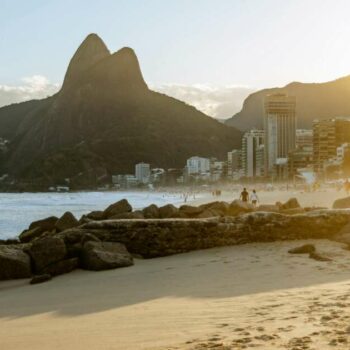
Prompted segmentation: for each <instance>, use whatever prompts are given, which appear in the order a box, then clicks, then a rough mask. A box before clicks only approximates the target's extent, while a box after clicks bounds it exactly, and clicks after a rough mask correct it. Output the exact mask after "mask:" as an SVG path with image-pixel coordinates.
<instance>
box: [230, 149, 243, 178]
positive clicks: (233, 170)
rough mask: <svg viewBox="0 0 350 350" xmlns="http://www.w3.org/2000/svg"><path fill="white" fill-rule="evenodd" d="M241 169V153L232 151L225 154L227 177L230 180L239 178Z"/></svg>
mask: <svg viewBox="0 0 350 350" xmlns="http://www.w3.org/2000/svg"><path fill="white" fill-rule="evenodd" d="M241 169H242V151H241V150H239V149H234V150H232V151H231V152H227V175H228V177H231V178H239V173H240V171H241Z"/></svg>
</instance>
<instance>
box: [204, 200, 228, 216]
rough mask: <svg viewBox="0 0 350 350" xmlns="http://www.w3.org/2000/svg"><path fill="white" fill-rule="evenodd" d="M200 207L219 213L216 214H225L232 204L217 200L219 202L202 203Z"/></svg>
mask: <svg viewBox="0 0 350 350" xmlns="http://www.w3.org/2000/svg"><path fill="white" fill-rule="evenodd" d="M199 208H201V209H203V210H211V211H212V212H214V213H216V214H217V215H215V216H224V215H226V214H227V213H228V211H229V209H230V205H229V204H228V203H227V202H218V201H217V202H211V203H207V204H202V205H200V206H199ZM203 217H204V216H203Z"/></svg>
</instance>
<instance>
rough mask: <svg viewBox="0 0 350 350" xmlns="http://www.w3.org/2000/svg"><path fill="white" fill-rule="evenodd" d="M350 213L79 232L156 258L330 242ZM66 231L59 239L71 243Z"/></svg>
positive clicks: (144, 223) (111, 225)
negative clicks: (198, 251)
mask: <svg viewBox="0 0 350 350" xmlns="http://www.w3.org/2000/svg"><path fill="white" fill-rule="evenodd" d="M348 221H349V213H348V212H346V211H341V210H340V211H337V210H321V211H313V212H308V213H304V214H298V215H283V214H279V213H267V212H251V213H246V214H242V215H239V216H234V217H216V218H209V219H148V220H108V221H100V222H90V223H88V224H85V225H83V226H82V227H81V228H79V234H78V233H75V236H78V235H80V236H81V235H84V232H89V233H91V232H93V234H94V235H95V236H96V237H98V238H99V239H100V240H102V241H110V242H119V243H123V244H125V246H126V248H127V250H128V251H129V252H130V253H132V254H138V255H141V256H143V257H145V258H153V257H158V256H165V255H170V254H176V253H183V252H187V251H191V250H196V249H205V248H212V247H217V246H225V245H236V244H243V243H250V242H269V241H277V240H296V239H309V238H329V239H332V238H333V237H335V236H336V235H337V233H338V232H339V230H340V229H341V228H342V227H343V226H344V225H346V224H347V223H348ZM65 236H69V234H67V233H65V232H62V233H61V237H62V238H63V239H65V240H67V239H69V238H68V237H65Z"/></svg>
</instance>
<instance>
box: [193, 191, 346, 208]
mask: <svg viewBox="0 0 350 350" xmlns="http://www.w3.org/2000/svg"><path fill="white" fill-rule="evenodd" d="M242 189H243V187H242V188H240V191H241V190H242ZM253 189H254V187H253V186H247V190H248V192H249V193H250V192H251V191H252V190H253ZM240 191H238V192H234V191H230V192H229V191H223V192H222V195H221V196H212V195H211V193H209V192H208V193H205V194H204V193H203V194H202V195H201V197H199V198H197V199H194V200H193V199H192V197H190V201H189V203H188V204H191V205H200V204H204V203H208V202H212V201H227V202H232V201H233V200H234V199H238V198H239V195H240ZM257 194H258V197H259V200H260V203H262V204H275V203H276V202H282V203H283V202H286V201H287V200H288V199H289V198H292V197H295V198H297V199H298V201H299V203H300V205H301V206H302V207H326V208H332V205H333V202H334V201H335V200H336V199H339V198H343V197H347V196H348V195H347V194H346V192H345V191H344V190H343V189H342V190H340V191H338V190H336V189H333V188H325V189H321V190H319V191H316V192H306V191H303V190H293V189H290V190H288V191H281V190H274V191H259V190H258V191H257Z"/></svg>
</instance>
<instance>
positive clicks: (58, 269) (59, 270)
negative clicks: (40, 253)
mask: <svg viewBox="0 0 350 350" xmlns="http://www.w3.org/2000/svg"><path fill="white" fill-rule="evenodd" d="M78 266H79V259H78V258H71V259H66V260H61V261H58V262H55V263H53V264H51V265H49V266H46V267H45V268H44V269H43V271H42V272H43V273H45V274H49V275H51V276H58V275H63V274H65V273H69V272H71V271H73V270H75V269H76V268H77V267H78Z"/></svg>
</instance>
